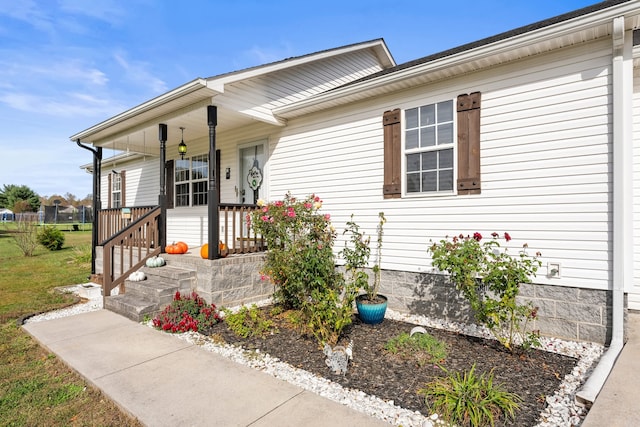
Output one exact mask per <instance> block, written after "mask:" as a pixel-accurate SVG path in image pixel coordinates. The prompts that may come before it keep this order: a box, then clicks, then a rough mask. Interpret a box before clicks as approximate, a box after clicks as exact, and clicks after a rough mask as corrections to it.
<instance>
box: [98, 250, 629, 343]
mask: <svg viewBox="0 0 640 427" xmlns="http://www.w3.org/2000/svg"><path fill="white" fill-rule="evenodd" d="M192 251H193V252H192V253H191V254H187V255H167V254H163V257H164V258H165V259H166V261H167V264H169V265H172V266H176V267H181V268H185V269H188V270H192V271H194V270H195V271H196V277H195V280H194V281H193V282H192V284H191V287H192V289H191V290H195V291H196V292H198V294H199V295H201V296H202V297H203V298H204V299H205V300H206V301H207V302H212V303H214V304H216V306H218V307H233V306H237V305H240V304H250V303H252V302H257V301H261V300H265V299H267V298H270V297H271V296H272V295H273V291H274V287H273V285H272V284H270V283H269V282H267V281H262V280H260V273H259V271H260V268H261V267H262V265H263V263H264V254H263V253H256V254H246V255H231V256H229V257H227V258H222V259H217V260H205V259H202V258H200V257H199V256H198V255H197V253H199V251H197V250H192ZM100 266H101V265H100ZM339 268H340V269H341V270H342V271H344V269H343V268H342V267H339ZM368 273H369V276H370V278H371V277H373V273H372V271H371V270H369V271H368ZM380 278H381V284H380V293H381V294H383V295H385V296H386V297H387V298H388V300H389V307H390V308H391V309H393V310H396V311H399V312H405V313H413V314H419V315H423V316H428V317H432V318H441V319H445V320H447V321H454V322H464V323H471V322H473V320H474V319H473V316H472V313H471V309H470V307H469V305H468V303H467V302H466V300H465V298H464V297H463V295H462V294H461V293H460V292H458V291H457V290H456V289H455V286H453V285H452V284H451V283H449V282H448V281H447V280H446V277H445V276H442V275H437V274H428V273H411V272H404V271H391V270H382V271H381V276H380ZM518 300H519V302H520V303H525V302H531V304H532V305H533V306H534V307H538V317H537V319H536V320H535V321H534V322H533V325H531V328H532V329H533V330H535V329H538V330H540V333H541V334H542V335H543V336H552V337H557V338H562V339H568V340H574V341H590V342H596V343H600V344H608V343H609V342H610V340H611V323H612V301H611V291H603V290H593V289H581V288H570V287H564V286H558V285H554V286H551V285H539V284H525V285H522V286H521V288H520V296H519V297H518ZM625 307H626V301H625Z"/></svg>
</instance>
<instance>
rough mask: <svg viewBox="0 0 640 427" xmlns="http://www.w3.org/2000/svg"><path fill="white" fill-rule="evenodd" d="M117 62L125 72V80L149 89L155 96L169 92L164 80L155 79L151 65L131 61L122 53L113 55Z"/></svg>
mask: <svg viewBox="0 0 640 427" xmlns="http://www.w3.org/2000/svg"><path fill="white" fill-rule="evenodd" d="M113 58H114V59H115V60H116V62H117V63H118V64H119V65H120V67H122V69H123V70H124V71H125V78H126V79H127V80H130V81H131V82H133V83H136V84H137V85H142V86H145V87H147V88H149V89H150V90H151V91H152V92H153V93H154V94H159V93H164V92H166V91H167V84H166V83H165V82H164V80H162V79H160V78H158V77H155V76H154V75H153V74H152V73H151V72H150V71H149V68H150V65H149V64H148V63H146V62H141V61H129V60H127V58H126V53H124V52H122V51H120V52H116V53H114V55H113Z"/></svg>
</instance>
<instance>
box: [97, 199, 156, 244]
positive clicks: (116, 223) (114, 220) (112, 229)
mask: <svg viewBox="0 0 640 427" xmlns="http://www.w3.org/2000/svg"><path fill="white" fill-rule="evenodd" d="M154 208H156V207H155V206H137V207H132V208H128V209H129V211H130V218H128V219H125V218H123V216H122V208H111V209H102V210H100V211H99V212H98V242H99V243H98V245H99V246H102V245H104V244H105V242H106V241H107V240H108V239H110V238H111V237H112V236H114V235H116V234H118V233H119V232H120V231H122V230H123V229H124V228H126V227H127V226H128V225H129V224H130V223H133V222H135V221H137V220H138V219H139V218H142V217H143V216H145V215H146V214H148V213H149V212H151V210H153V209H154Z"/></svg>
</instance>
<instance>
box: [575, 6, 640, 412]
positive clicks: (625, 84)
mask: <svg viewBox="0 0 640 427" xmlns="http://www.w3.org/2000/svg"><path fill="white" fill-rule="evenodd" d="M632 61H633V59H632V40H631V37H626V40H625V18H624V16H618V17H616V18H614V19H613V60H612V77H613V101H612V103H613V165H612V167H611V168H612V170H613V284H612V293H613V298H612V300H613V307H612V310H613V316H612V317H613V322H612V337H611V343H610V345H609V349H608V350H607V351H606V352H605V354H604V355H603V356H602V357H601V358H600V362H598V365H597V366H596V368H595V369H594V371H593V372H592V373H591V375H590V376H589V379H588V380H587V381H586V382H585V384H584V386H583V387H582V389H580V390H578V392H577V393H576V401H577V402H578V403H583V404H591V403H593V402H594V401H595V400H596V398H597V397H598V394H599V393H600V391H601V390H602V387H603V385H604V383H605V381H606V380H607V377H608V376H609V374H610V373H611V370H612V369H613V366H614V364H615V362H616V360H617V359H618V356H619V355H620V352H621V351H622V347H623V346H624V288H625V284H631V283H632V280H633V259H632V257H631V254H633V241H632V240H631V234H632V233H631V230H632V229H633V218H632V212H633V205H632V196H633V192H632V191H633V189H632V186H631V183H632V182H633V176H632V173H633V152H632V147H633V144H632V142H633V141H632V137H633V135H632V132H631V129H632V126H633V117H632V111H633V104H632V94H633V62H632Z"/></svg>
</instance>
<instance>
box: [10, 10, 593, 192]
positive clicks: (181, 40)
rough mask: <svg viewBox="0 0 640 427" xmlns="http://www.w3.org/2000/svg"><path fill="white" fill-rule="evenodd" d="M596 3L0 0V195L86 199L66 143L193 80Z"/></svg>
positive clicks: (466, 31) (508, 24)
mask: <svg viewBox="0 0 640 427" xmlns="http://www.w3.org/2000/svg"><path fill="white" fill-rule="evenodd" d="M595 3H597V1H595V0H536V1H520V0H474V1H468V0H449V1H445V2H436V1H433V0H431V1H426V0H398V1H395V2H389V1H386V0H385V1H379V0H342V1H335V0H325V1H314V0H307V1H304V0H303V1H300V0H298V1H284V0H269V1H266V0H254V1H245V0H234V1H230V0H224V1H222V0H181V1H173V0H0V188H2V186H3V185H9V184H16V185H27V186H29V187H30V188H31V189H32V190H34V191H35V192H36V193H38V194H39V195H41V196H51V195H53V194H61V195H64V194H66V193H71V194H74V195H75V196H77V197H78V198H84V197H85V196H86V195H87V194H89V193H90V192H91V176H90V175H88V174H87V173H85V172H84V171H82V170H80V168H79V166H80V165H82V164H87V163H91V162H92V158H91V154H90V153H89V152H88V151H87V150H83V149H81V148H79V147H78V146H77V145H76V144H75V143H73V142H71V141H70V140H69V136H71V135H73V134H75V133H77V132H79V131H82V130H84V129H87V128H89V127H91V126H92V125H94V124H96V123H99V122H101V121H103V120H105V119H108V118H109V117H111V116H113V115H115V114H118V113H120V112H122V111H124V110H127V109H129V108H131V107H134V106H136V105H138V104H140V103H142V102H144V101H146V100H149V99H151V98H153V97H155V96H157V95H160V94H162V93H164V92H166V91H168V90H171V89H173V88H175V87H177V86H180V85H182V84H183V83H186V82H188V81H191V80H193V79H195V78H197V77H210V76H215V75H217V74H222V73H226V72H230V71H234V70H239V69H243V68H247V67H251V66H255V65H260V64H264V63H267V62H272V61H277V60H281V59H285V58H288V57H291V56H298V55H305V54H308V53H313V52H317V51H320V50H324V49H330V48H334V47H339V46H343V45H347V44H351V43H357V42H362V41H367V40H371V39H377V38H384V40H385V41H386V43H387V46H388V47H389V50H390V51H391V54H392V55H393V56H394V58H395V60H396V62H397V63H402V62H406V61H410V60H413V59H417V58H420V57H423V56H426V55H429V54H432V53H436V52H439V51H442V50H445V49H448V48H452V47H455V46H459V45H461V44H464V43H467V42H471V41H475V40H478V39H481V38H484V37H488V36H491V35H494V34H498V33H501V32H503V31H507V30H510V29H513V28H516V27H519V26H522V25H526V24H530V23H533V22H536V21H539V20H542V19H546V18H550V17H552V16H556V15H559V14H562V13H565V12H569V11H571V10H575V9H579V8H582V7H585V6H588V5H591V4H595ZM112 154H113V153H109V152H105V156H110V155H112Z"/></svg>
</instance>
